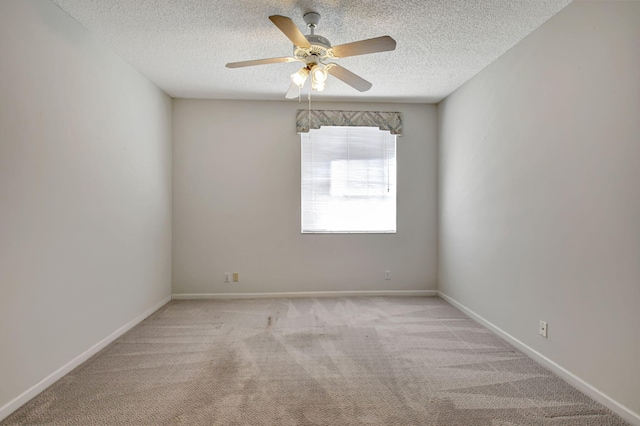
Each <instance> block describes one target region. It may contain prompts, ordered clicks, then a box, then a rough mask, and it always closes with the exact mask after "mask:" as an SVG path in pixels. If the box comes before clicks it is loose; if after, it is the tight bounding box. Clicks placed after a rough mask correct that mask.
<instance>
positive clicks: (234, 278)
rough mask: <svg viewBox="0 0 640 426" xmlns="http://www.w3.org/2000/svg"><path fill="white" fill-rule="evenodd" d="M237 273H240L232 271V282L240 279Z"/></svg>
mask: <svg viewBox="0 0 640 426" xmlns="http://www.w3.org/2000/svg"><path fill="white" fill-rule="evenodd" d="M239 275H240V274H238V273H237V272H234V273H233V282H234V283H237V282H238V281H240V277H239Z"/></svg>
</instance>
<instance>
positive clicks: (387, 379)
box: [2, 297, 626, 426]
mask: <svg viewBox="0 0 640 426" xmlns="http://www.w3.org/2000/svg"><path fill="white" fill-rule="evenodd" d="M2 424H3V425H4V424H77V425H101V424H187V425H192V424H203V425H360V424H371V425H443V426H450V425H624V424H626V423H624V422H623V421H622V420H621V419H620V418H619V417H617V416H615V415H613V414H612V413H611V412H610V411H608V410H607V409H606V408H604V407H603V406H601V405H600V404H598V403H596V402H594V401H593V400H591V399H589V398H588V397H586V396H585V395H583V394H581V393H580V392H578V391H576V390H575V389H574V388H572V387H571V386H569V385H567V384H566V383H565V382H563V381H562V380H561V379H559V378H558V377H556V376H554V375H553V374H551V373H550V372H549V371H547V370H545V369H544V368H542V367H540V366H539V365H538V364H536V363H535V362H534V361H531V360H530V359H528V358H526V357H525V356H524V355H523V354H522V353H520V352H518V351H517V350H515V349H514V348H513V347H511V346H509V345H508V344H506V343H505V342H504V341H502V340H501V339H499V338H498V337H496V336H495V335H493V334H492V333H491V332H489V331H488V330H486V329H485V328H483V327H481V326H479V325H478V324H476V323H475V322H474V321H472V320H470V319H469V318H467V317H466V316H465V315H463V314H462V313H461V312H460V311H458V310H457V309H455V308H453V307H452V306H451V305H449V304H447V303H446V302H444V301H443V300H441V299H438V298H418V297H415V298H385V297H371V298H336V299H262V300H241V301H211V300H203V301H172V302H170V303H169V304H167V305H166V306H164V307H163V308H162V309H160V310H159V311H157V312H156V313H155V314H153V315H152V316H151V317H149V318H148V319H146V320H145V321H144V322H142V323H141V324H140V325H138V326H137V327H135V328H134V329H132V330H131V331H130V332H129V333H127V334H125V335H124V336H122V337H121V338H120V339H118V340H116V341H115V342H114V343H112V344H111V345H110V346H108V347H107V348H105V349H104V350H103V351H102V352H100V353H99V354H97V355H96V356H95V357H93V358H91V359H90V360H89V361H87V362H86V363H85V364H83V365H82V366H80V367H78V368H77V369H75V370H74V371H72V372H71V373H70V374H68V375H67V376H65V377H64V378H62V379H61V380H59V381H58V382H56V383H55V384H54V385H52V386H51V387H50V388H48V389H47V390H45V391H44V392H42V393H41V394H40V395H38V396H37V397H36V398H34V399H33V400H31V401H30V402H29V403H27V404H26V405H25V406H23V407H22V408H20V409H19V410H18V411H16V412H15V413H13V414H12V415H11V416H10V417H8V418H7V419H5V421H4V422H2Z"/></svg>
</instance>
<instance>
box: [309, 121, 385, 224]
mask: <svg viewBox="0 0 640 426" xmlns="http://www.w3.org/2000/svg"><path fill="white" fill-rule="evenodd" d="M300 135H301V139H302V232H303V233H319V232H325V233H349V232H353V233H367V232H375V233H395V232H396V136H395V135H392V134H391V133H390V132H389V131H388V130H380V129H379V128H377V127H352V126H345V127H339V126H323V127H321V128H320V129H311V130H310V131H309V132H308V133H301V134H300Z"/></svg>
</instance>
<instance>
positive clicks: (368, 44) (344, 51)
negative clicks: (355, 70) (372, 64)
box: [332, 36, 396, 58]
mask: <svg viewBox="0 0 640 426" xmlns="http://www.w3.org/2000/svg"><path fill="white" fill-rule="evenodd" d="M395 48H396V41H395V40H394V39H393V38H391V37H389V36H382V37H376V38H370V39H367V40H360V41H354V42H353V43H347V44H340V45H338V46H333V48H332V50H333V56H335V57H336V58H346V57H347V56H356V55H366V54H367V53H377V52H388V51H389V50H394V49H395Z"/></svg>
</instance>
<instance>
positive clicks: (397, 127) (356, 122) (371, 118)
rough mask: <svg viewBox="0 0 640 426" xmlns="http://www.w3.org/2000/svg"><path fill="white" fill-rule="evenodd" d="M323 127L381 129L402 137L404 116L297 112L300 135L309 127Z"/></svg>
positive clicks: (368, 112)
mask: <svg viewBox="0 0 640 426" xmlns="http://www.w3.org/2000/svg"><path fill="white" fill-rule="evenodd" d="M321 126H360V127H379V128H380V130H389V132H390V133H391V134H392V135H402V116H401V114H400V113H399V112H386V111H338V110H311V111H309V110H306V109H299V110H298V111H297V112H296V131H297V132H298V133H307V132H309V127H311V128H312V129H319V128H320V127H321Z"/></svg>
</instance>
